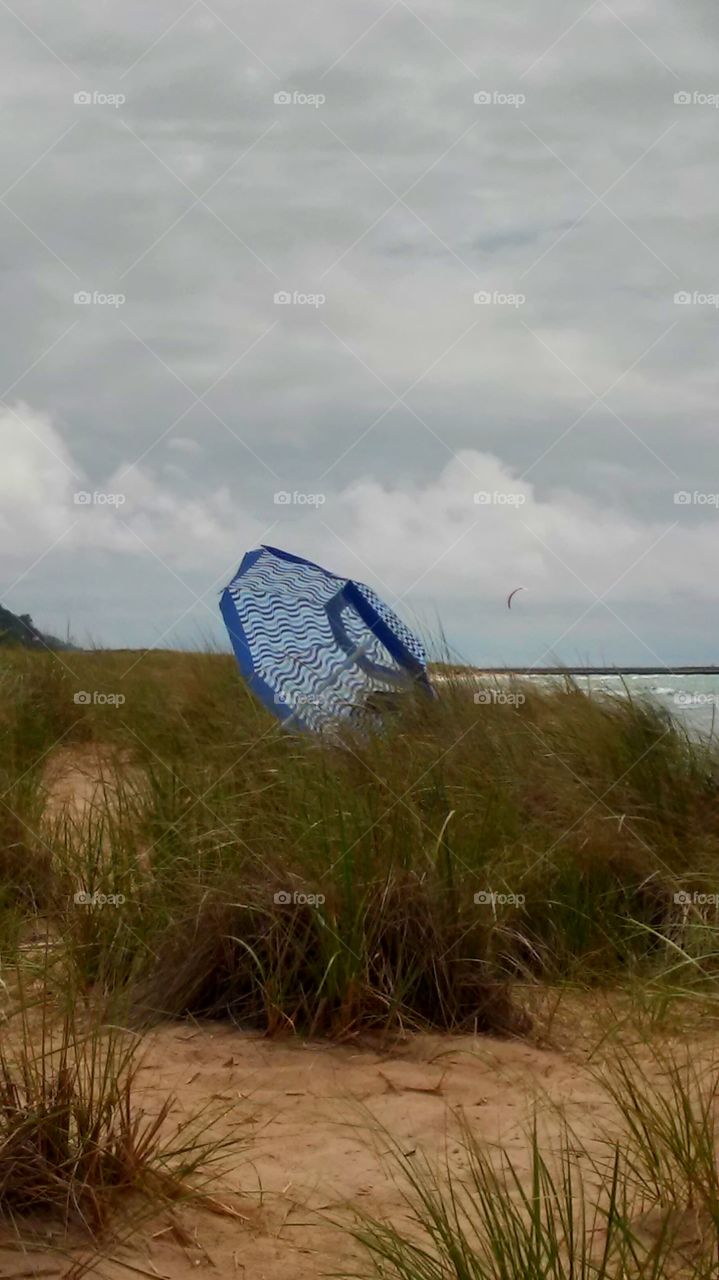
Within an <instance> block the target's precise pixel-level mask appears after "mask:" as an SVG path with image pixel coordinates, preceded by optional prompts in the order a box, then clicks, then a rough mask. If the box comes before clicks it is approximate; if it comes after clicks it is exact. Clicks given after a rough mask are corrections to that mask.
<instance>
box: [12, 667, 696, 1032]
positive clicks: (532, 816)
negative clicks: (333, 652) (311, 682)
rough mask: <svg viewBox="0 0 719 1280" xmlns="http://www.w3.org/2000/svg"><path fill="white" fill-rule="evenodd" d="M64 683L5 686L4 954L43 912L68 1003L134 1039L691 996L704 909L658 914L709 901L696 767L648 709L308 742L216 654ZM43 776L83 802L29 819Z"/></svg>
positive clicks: (446, 719)
mask: <svg viewBox="0 0 719 1280" xmlns="http://www.w3.org/2000/svg"><path fill="white" fill-rule="evenodd" d="M61 659H62V660H61V661H60V660H59V658H58V657H53V656H51V655H47V654H35V653H33V654H20V655H11V656H10V657H8V659H7V661H6V665H5V667H4V669H3V672H2V673H1V674H0V684H2V688H3V690H4V698H3V700H2V703H0V743H2V745H3V748H4V752H3V759H4V760H5V761H6V762H7V764H6V766H5V768H6V772H7V779H8V785H9V787H10V790H9V791H8V792H7V793H6V797H5V803H4V805H3V808H2V810H0V822H7V824H8V830H9V831H10V838H9V839H8V840H7V842H6V847H5V852H4V854H2V855H0V856H3V857H5V858H6V860H8V862H7V866H8V873H7V876H6V877H5V883H6V888H5V890H4V893H5V897H4V898H2V899H0V919H4V920H5V925H4V926H2V925H0V939H2V938H3V937H4V936H7V937H8V938H9V939H12V938H13V937H17V935H18V923H17V922H18V912H20V914H21V915H22V912H23V910H26V911H27V912H28V914H29V915H31V914H32V913H33V912H34V913H35V914H36V915H37V914H38V913H39V914H40V915H41V916H42V918H43V920H44V921H45V923H47V921H50V922H51V927H52V929H53V930H54V931H55V935H56V936H57V937H58V938H61V939H62V940H63V943H64V945H65V946H66V949H67V955H68V958H69V962H70V964H71V966H72V968H73V971H74V973H75V976H76V979H77V981H78V983H79V984H80V985H81V986H82V987H84V988H85V989H87V988H89V987H92V986H93V985H94V984H98V985H99V986H100V987H101V988H102V989H104V990H110V989H117V988H124V989H126V990H128V991H129V992H130V993H131V996H132V1000H133V1003H134V1007H135V1010H136V1013H137V1015H138V1016H140V1015H141V1014H142V1016H153V1015H160V1014H163V1013H169V1014H183V1013H187V1012H192V1013H193V1014H195V1015H202V1014H208V1015H212V1016H218V1015H229V1016H231V1017H233V1018H235V1019H237V1020H238V1021H239V1022H241V1023H242V1024H243V1025H248V1026H260V1027H263V1028H264V1029H267V1030H277V1029H281V1028H283V1029H293V1028H294V1029H298V1030H302V1031H304V1032H307V1031H311V1032H323V1033H324V1032H329V1033H333V1034H349V1033H352V1032H353V1031H356V1030H357V1029H359V1028H361V1027H363V1026H382V1027H390V1026H405V1027H406V1026H421V1025H424V1026H434V1027H441V1028H460V1027H463V1028H478V1029H489V1030H497V1031H504V1032H514V1033H521V1032H523V1031H524V1030H526V1029H527V1026H528V1020H527V1017H526V1015H525V1014H524V1012H523V1010H522V1008H521V1002H517V1001H516V1000H513V997H512V990H513V988H515V989H516V986H517V984H526V983H527V982H529V983H535V982H538V981H542V980H550V981H564V980H571V981H577V980H581V981H582V982H584V983H587V982H589V983H611V984H615V983H616V982H618V981H622V980H625V979H630V978H631V979H634V978H635V977H636V975H637V974H642V975H645V976H647V977H652V978H654V979H656V977H657V975H660V974H663V973H671V974H672V975H673V981H674V982H675V984H676V986H677V988H679V989H688V988H691V987H695V988H702V989H704V990H711V991H713V989H714V972H715V968H716V965H715V953H716V951H717V947H716V945H715V939H716V923H717V909H716V906H714V905H713V904H712V903H709V904H700V905H697V904H695V903H694V901H693V900H692V901H691V902H690V904H688V905H687V904H686V903H683V902H680V901H675V895H677V894H678V893H679V892H681V891H693V890H695V889H696V890H701V891H704V892H705V893H710V894H711V893H716V891H717V888H718V887H719V790H718V782H719V769H718V767H717V766H718V760H717V755H716V751H715V750H714V749H713V748H709V747H707V746H706V745H703V744H699V743H695V742H691V741H689V740H688V739H687V736H686V734H685V733H684V732H683V730H682V729H681V728H680V727H678V726H677V725H676V724H674V723H673V722H672V720H671V719H670V718H669V716H668V715H667V714H666V713H665V712H663V711H662V710H660V709H658V708H657V707H655V706H652V705H650V704H648V703H646V702H640V701H635V700H632V699H630V698H625V699H619V698H608V697H606V696H599V695H596V696H588V695H587V694H585V693H584V692H580V691H579V690H578V689H576V688H575V687H574V686H573V685H572V683H571V681H566V683H565V684H564V686H560V687H555V688H554V689H551V690H544V691H543V690H541V689H539V688H537V687H536V686H532V687H530V686H528V685H526V684H525V685H524V686H522V685H521V684H515V685H512V686H509V688H510V689H511V690H512V691H513V693H514V695H515V697H514V698H513V700H510V701H508V700H507V699H506V698H498V697H497V696H496V688H497V686H495V685H493V684H492V683H491V682H484V683H481V682H480V683H472V682H471V681H467V680H466V679H465V678H461V677H455V678H454V679H452V678H450V679H449V680H448V681H447V682H445V683H443V685H442V687H441V694H440V696H439V697H438V698H437V700H436V701H435V702H433V703H432V704H431V705H427V704H424V705H417V706H410V707H408V708H407V709H406V710H405V712H404V713H403V714H402V715H401V716H400V717H398V718H393V723H392V724H391V725H390V726H388V728H387V731H386V732H385V733H383V734H381V735H375V736H373V737H371V738H364V739H362V738H358V737H354V738H352V737H349V736H346V737H345V738H344V740H342V741H337V740H335V741H332V742H329V741H326V742H325V741H320V740H319V739H317V738H312V737H309V736H300V735H293V734H288V733H286V732H283V731H282V730H280V729H279V727H278V725H277V724H276V723H275V722H274V721H273V719H272V718H271V717H270V716H269V715H268V714H267V713H266V712H265V711H264V710H263V709H262V708H261V707H260V706H259V705H258V704H257V703H256V702H255V700H254V699H253V698H252V697H251V695H250V694H249V693H248V691H247V689H246V687H245V686H244V684H243V683H242V681H241V679H240V677H239V675H238V673H237V670H236V667H235V664H234V661H233V660H232V659H231V658H229V657H226V656H223V655H217V654H201V653H197V654H177V653H158V654H152V653H151V654H148V655H146V656H145V657H138V655H131V654H118V653H92V654H63V655H61ZM507 687H508V686H506V685H503V686H502V688H503V689H504V690H506V689H507ZM79 694H80V695H82V696H81V697H80V698H79V700H78V695H79ZM476 695H479V696H478V697H477V696H476ZM108 699H109V700H108ZM121 699H124V701H122V700H121ZM95 748H97V749H98V750H99V751H101V755H100V756H93V754H92V753H93V751H94V750H95ZM63 759H66V760H69V761H70V763H72V764H74V766H78V762H79V765H80V766H82V767H86V768H90V769H91V770H94V771H95V773H97V772H98V771H99V772H101V774H102V776H103V780H104V781H103V786H102V787H101V788H100V789H99V790H98V792H97V793H96V795H95V802H94V804H93V805H92V807H91V808H90V809H87V810H86V811H85V812H82V813H74V814H73V813H67V812H60V811H58V809H57V807H56V806H55V807H53V806H47V804H46V806H45V813H44V814H43V813H42V804H43V799H45V800H46V798H47V796H46V786H45V785H44V784H45V782H46V781H47V772H46V771H47V765H48V761H49V760H52V761H54V762H57V761H58V760H60V761H62V760H63ZM83 762H84V764H83ZM13 824H14V825H13ZM13 849H14V850H16V855H17V856H16V855H15V854H13ZM15 856H16V861H15V863H13V857H15ZM28 867H32V869H33V870H32V876H30V878H29V879H28V870H27V869H28ZM8 886H9V888H8ZM78 893H84V894H86V895H87V896H88V898H89V899H90V900H91V902H94V903H95V905H85V904H84V903H82V902H78V900H77V894H78ZM93 895H104V897H102V898H97V897H95V898H93ZM107 900H110V901H107ZM6 945H9V944H6Z"/></svg>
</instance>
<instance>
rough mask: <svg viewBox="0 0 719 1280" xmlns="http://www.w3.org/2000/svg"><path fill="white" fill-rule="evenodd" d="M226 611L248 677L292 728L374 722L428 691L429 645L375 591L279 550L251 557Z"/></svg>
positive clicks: (227, 595)
mask: <svg viewBox="0 0 719 1280" xmlns="http://www.w3.org/2000/svg"><path fill="white" fill-rule="evenodd" d="M220 610H221V612H222V616H223V618H224V621H225V625H226V626H227V630H228V632H229V635H230V639H231V641H232V645H233V648H234V651H235V655H236V657H237V661H238V663H239V665H240V670H241V671H242V674H243V676H244V677H245V679H246V680H247V682H248V683H249V685H250V687H251V688H252V690H253V692H254V693H256V694H257V696H258V697H259V698H260V699H261V700H262V702H264V704H265V706H267V707H268V708H269V709H270V711H272V712H273V713H274V714H275V715H276V716H278V717H279V719H280V720H283V721H284V722H285V724H286V725H287V726H288V727H290V728H294V727H297V728H298V729H306V730H310V731H314V732H322V731H323V730H326V729H329V728H331V726H333V725H336V724H337V722H341V721H349V722H352V723H357V724H360V725H366V724H368V723H370V724H371V723H374V722H378V721H379V720H381V713H380V712H379V711H378V710H377V702H378V701H379V703H381V702H382V698H385V699H389V700H391V698H392V696H393V695H396V694H399V693H401V692H403V691H405V690H408V689H410V688H413V687H417V686H420V687H422V688H423V689H424V690H425V691H426V692H428V693H431V687H430V685H429V681H428V679H427V672H426V666H427V656H426V654H425V651H424V647H423V646H422V644H421V642H420V641H419V640H418V639H417V637H416V636H415V635H413V633H412V632H411V631H410V630H409V628H408V627H407V626H405V624H404V623H403V622H402V621H401V619H400V618H398V617H397V615H396V614H395V613H394V612H393V611H392V609H390V608H388V606H387V605H386V604H384V602H383V601H382V600H380V598H379V596H377V595H376V594H375V592H374V591H372V589H371V588H370V587H367V586H365V585H364V584H363V583H360V582H354V581H353V580H352V579H349V578H340V577H338V576H337V575H336V574H334V573H330V572H329V571H328V570H327V569H323V568H321V567H320V565H317V564H313V563H312V561H310V560H303V559H302V558H301V557H299V556H293V555H291V554H290V553H289V552H287V551H281V550H280V549H279V548H278V547H268V546H262V547H260V548H259V550H257V551H249V552H248V553H247V555H246V556H245V557H244V559H243V561H242V564H241V565H240V567H239V569H238V571H237V573H236V575H235V577H234V578H233V579H232V581H231V582H230V583H229V585H228V586H227V587H226V588H225V590H224V592H223V593H222V598H221V601H220Z"/></svg>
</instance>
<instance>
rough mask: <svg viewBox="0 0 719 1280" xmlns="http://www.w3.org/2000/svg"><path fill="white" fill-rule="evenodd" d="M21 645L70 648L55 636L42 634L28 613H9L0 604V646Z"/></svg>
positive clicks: (24, 646)
mask: <svg viewBox="0 0 719 1280" xmlns="http://www.w3.org/2000/svg"><path fill="white" fill-rule="evenodd" d="M17 645H21V646H22V647H23V648H24V649H72V647H73V646H72V645H71V644H70V643H68V642H67V641H65V640H58V638H57V636H50V635H44V634H43V632H42V631H39V630H38V628H37V627H36V626H35V624H34V622H33V620H32V618H31V617H30V614H29V613H19V614H18V613H11V612H10V610H9V609H4V608H3V607H2V605H0V648H7V647H8V646H12V647H16V646H17Z"/></svg>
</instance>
